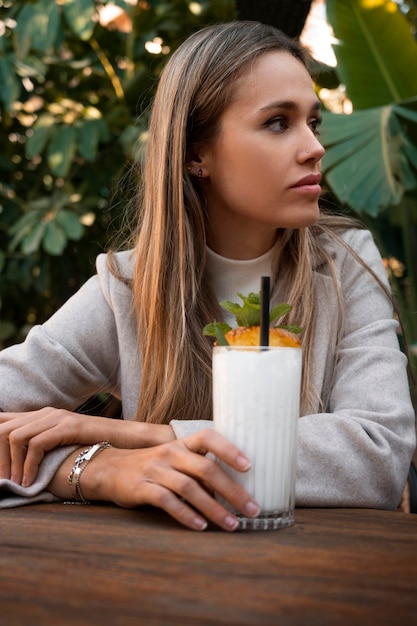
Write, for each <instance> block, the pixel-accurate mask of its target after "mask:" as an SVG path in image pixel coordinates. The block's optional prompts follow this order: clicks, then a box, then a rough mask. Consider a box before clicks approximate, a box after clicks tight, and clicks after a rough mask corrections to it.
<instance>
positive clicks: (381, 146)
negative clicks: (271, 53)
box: [320, 0, 417, 346]
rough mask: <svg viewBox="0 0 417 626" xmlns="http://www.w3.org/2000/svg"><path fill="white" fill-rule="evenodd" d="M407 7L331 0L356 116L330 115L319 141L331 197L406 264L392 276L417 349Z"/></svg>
mask: <svg viewBox="0 0 417 626" xmlns="http://www.w3.org/2000/svg"><path fill="white" fill-rule="evenodd" d="M399 4H401V5H402V7H401V8H402V9H403V10H400V6H399ZM408 4H409V3H408ZM408 4H407V7H406V6H405V4H404V3H394V2H392V1H391V0H377V1H369V0H351V1H349V2H346V1H345V0H327V18H328V21H329V23H330V24H331V26H332V28H333V31H334V34H335V38H336V40H337V44H335V45H334V52H335V55H336V57H337V68H336V71H337V73H338V76H339V79H340V81H341V82H342V83H343V84H344V85H345V88H346V93H347V96H348V97H349V99H350V100H351V101H352V105H353V112H352V114H350V115H345V114H333V113H329V112H325V113H324V115H323V118H324V124H323V132H322V133H321V137H320V139H321V141H322V142H323V144H324V146H325V147H326V155H325V157H324V159H323V172H324V174H325V180H326V182H327V184H328V186H329V187H330V189H331V190H332V192H333V193H334V194H335V195H336V197H337V198H338V199H339V201H341V202H342V203H344V204H345V205H347V206H348V207H350V208H351V209H352V210H353V211H354V212H356V213H358V214H359V215H360V217H361V218H362V220H363V221H365V222H366V223H367V225H368V226H369V228H370V229H371V230H372V231H373V232H374V234H375V236H376V238H377V240H378V242H379V244H380V246H381V248H382V251H383V253H384V254H385V255H386V257H387V260H388V261H389V259H390V257H397V259H399V260H400V261H401V262H402V263H403V264H404V266H405V273H404V274H403V275H402V276H400V277H399V276H398V272H397V271H393V272H392V274H391V278H392V280H393V282H394V283H396V295H397V299H398V302H399V305H400V309H401V313H402V317H403V321H404V323H405V327H406V331H407V336H408V340H409V342H410V343H411V344H416V346H417V314H416V311H417V267H416V263H415V250H416V245H417V73H416V71H415V68H416V67H417V42H416V39H415V37H414V35H413V33H414V32H415V23H414V21H413V20H415V18H416V15H415V13H416V12H415V7H413V6H411V5H410V6H408ZM406 9H407V10H408V15H406V14H405V13H406ZM410 20H411V21H410Z"/></svg>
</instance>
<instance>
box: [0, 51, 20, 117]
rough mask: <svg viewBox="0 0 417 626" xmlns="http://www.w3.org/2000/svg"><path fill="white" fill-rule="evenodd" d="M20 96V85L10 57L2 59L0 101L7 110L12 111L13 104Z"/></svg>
mask: <svg viewBox="0 0 417 626" xmlns="http://www.w3.org/2000/svg"><path fill="white" fill-rule="evenodd" d="M19 94H20V83H19V81H18V80H17V78H16V73H15V69H14V67H13V64H12V62H11V59H10V57H3V56H2V57H0V100H1V101H2V102H4V105H5V107H6V109H7V110H9V111H10V110H11V108H12V105H13V102H14V101H15V100H17V99H18V97H19Z"/></svg>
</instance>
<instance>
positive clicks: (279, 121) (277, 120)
mask: <svg viewBox="0 0 417 626" xmlns="http://www.w3.org/2000/svg"><path fill="white" fill-rule="evenodd" d="M266 126H267V127H268V128H269V129H270V130H272V131H273V132H275V133H282V132H283V131H284V130H286V129H287V128H288V125H287V121H286V119H285V118H284V117H274V118H272V119H271V120H268V122H267V123H266Z"/></svg>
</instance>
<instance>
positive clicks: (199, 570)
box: [0, 504, 417, 626]
mask: <svg viewBox="0 0 417 626" xmlns="http://www.w3.org/2000/svg"><path fill="white" fill-rule="evenodd" d="M0 624H1V625H2V626H3V625H4V626H6V625H7V626H18V625H19V626H20V625H25V626H26V625H28V626H66V625H69V624H74V625H75V624H77V626H84V625H85V626H87V625H88V626H92V625H100V626H104V625H107V624H108V625H111V626H125V625H130V624H132V625H133V624H134V625H135V626H148V625H149V626H154V625H164V626H173V625H181V626H187V625H189V626H191V625H192V626H215V625H219V624H224V625H226V624H227V625H228V626H245V625H251V626H252V625H253V626H261V625H264V624H268V625H281V624H283V625H297V626H298V625H302V626H314V625H320V626H325V625H327V624H331V625H332V626H335V625H340V624H342V625H349V626H351V625H354V626H357V625H358V624H366V626H374V625H376V624H377V625H378V626H381V625H384V624H392V625H393V626H394V625H395V626H407V625H409V624H410V625H411V624H413V625H416V624H417V515H407V514H405V513H399V512H398V513H397V512H387V511H373V510H348V509H299V510H297V511H296V523H295V525H294V526H292V527H289V528H284V529H281V530H276V531H259V532H249V531H245V532H243V531H241V532H237V533H233V534H229V533H226V532H223V531H220V530H217V529H215V528H211V529H208V530H206V531H205V532H203V533H197V532H193V531H190V530H187V529H185V528H182V527H180V526H179V525H178V524H177V523H176V522H175V521H174V520H172V519H171V518H169V517H168V516H167V515H165V514H164V513H163V512H161V511H159V510H156V509H153V508H151V507H149V508H148V507H146V508H142V509H138V510H133V511H128V510H123V509H119V508H117V507H113V506H105V505H103V506H100V505H97V506H96V505H94V506H77V505H64V504H50V505H49V504H48V505H47V504H39V505H32V506H28V507H22V508H18V509H9V510H2V511H1V512H0Z"/></svg>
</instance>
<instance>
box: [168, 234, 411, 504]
mask: <svg viewBox="0 0 417 626" xmlns="http://www.w3.org/2000/svg"><path fill="white" fill-rule="evenodd" d="M346 240H347V243H349V244H350V245H351V247H352V248H353V249H354V250H355V252H356V253H357V254H358V255H359V256H360V257H361V258H362V259H363V260H364V261H365V262H366V263H367V264H368V265H369V266H370V267H371V268H372V270H373V271H374V272H375V273H376V274H377V276H378V277H379V278H380V279H381V280H382V282H383V283H385V284H387V278H386V274H385V270H384V267H383V264H382V260H381V256H380V254H379V252H378V250H377V248H376V246H375V244H374V242H373V239H372V237H371V235H370V233H369V232H367V231H358V230H354V231H349V232H348V233H347V235H346ZM335 262H336V268H337V271H338V275H339V280H340V285H341V288H342V291H343V294H344V300H345V306H346V316H345V323H344V328H343V333H342V340H341V346H340V350H339V351H338V353H337V354H334V351H333V348H332V346H331V342H330V341H329V338H328V334H327V335H326V333H327V330H326V325H325V323H323V320H321V319H319V320H318V322H317V324H318V328H317V331H318V335H319V341H318V345H317V350H316V352H315V355H313V359H316V360H317V361H320V363H318V362H317V363H316V364H313V368H316V369H318V370H320V369H324V367H325V366H326V367H328V366H329V364H331V363H332V362H333V363H334V364H335V375H334V378H333V382H332V385H331V388H330V391H329V393H327V390H326V396H328V398H329V400H328V406H327V407H326V412H325V413H323V412H321V413H313V414H308V415H305V416H303V417H301V418H300V420H299V423H298V451H297V483H296V504H297V506H315V507H367V508H383V509H394V508H396V507H397V506H398V505H399V502H400V499H401V493H402V490H403V488H404V484H405V481H406V478H407V474H408V471H409V468H410V461H411V457H412V454H413V451H414V449H415V414H414V410H413V406H412V403H411V399H410V392H409V385H408V378H407V371H406V358H405V356H404V354H403V353H402V352H401V351H400V349H399V344H398V338H397V328H398V324H397V322H396V321H395V320H394V319H393V310H392V306H391V303H390V302H389V300H388V298H387V297H386V295H385V294H384V293H383V291H382V290H381V288H380V287H379V286H378V284H377V282H376V281H375V279H374V278H373V277H372V276H371V275H370V274H369V272H367V271H366V270H365V269H364V268H363V266H362V265H361V264H360V263H359V262H358V261H357V260H355V258H354V257H353V256H352V255H351V254H350V253H348V252H347V251H346V250H345V249H344V248H340V246H339V248H338V249H337V251H336V259H335ZM330 304H331V303H330ZM333 305H334V302H333ZM326 341H327V342H328V345H324V346H323V344H325V343H326ZM328 351H332V352H333V353H332V354H331V355H330V358H329V357H328V355H327V354H326V352H328ZM328 375H329V372H325V376H324V378H326V376H327V377H328V378H329V376H328ZM330 378H331V377H330ZM319 392H323V389H319ZM209 425H210V422H207V421H204V422H198V421H196V422H181V421H179V420H175V421H173V422H172V427H173V428H174V431H175V433H176V436H177V437H183V436H186V435H188V434H191V433H192V432H195V431H196V430H199V429H201V428H206V427H207V426H209Z"/></svg>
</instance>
